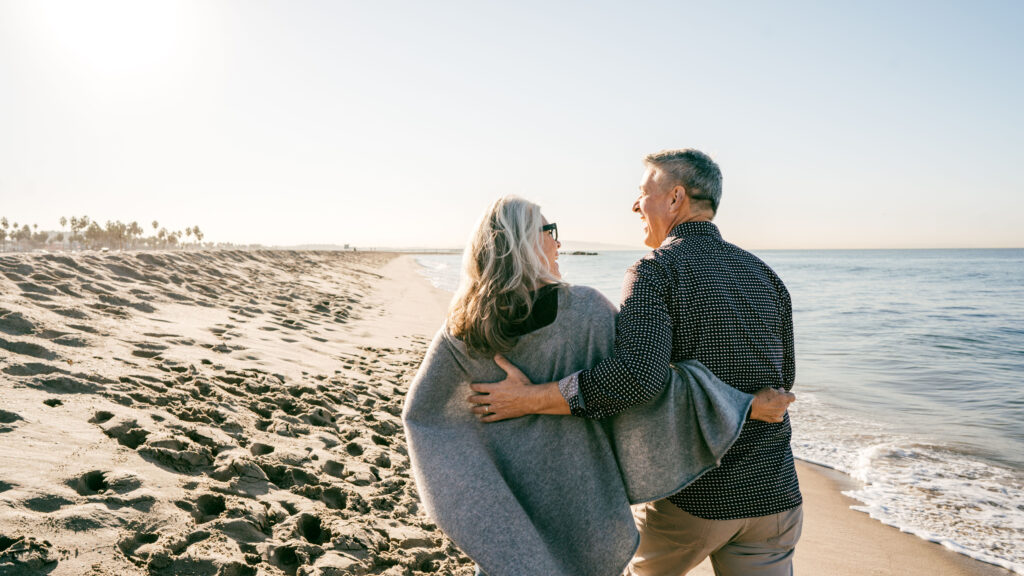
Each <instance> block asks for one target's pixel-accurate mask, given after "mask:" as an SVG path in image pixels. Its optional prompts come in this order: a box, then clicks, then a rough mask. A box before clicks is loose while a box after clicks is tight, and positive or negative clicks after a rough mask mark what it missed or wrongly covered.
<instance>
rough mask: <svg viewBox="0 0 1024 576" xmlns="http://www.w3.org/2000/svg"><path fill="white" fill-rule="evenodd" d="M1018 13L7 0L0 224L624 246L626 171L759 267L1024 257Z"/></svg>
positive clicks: (633, 232)
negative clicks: (662, 179) (500, 235)
mask: <svg viewBox="0 0 1024 576" xmlns="http://www.w3.org/2000/svg"><path fill="white" fill-rule="evenodd" d="M1022 23H1024V3H1021V2H1018V1H1007V2H997V1H976V2H966V1H964V2H909V1H896V2H893V1H886V2H856V3H853V2H786V1H779V2H741V1H736V2H727V3H709V2H682V1H676V2H629V3H625V2H616V3H612V2H603V1H599V0H598V1H590V2H557V3H556V2H550V1H546V2H533V1H529V0H525V1H524V0H518V1H516V2H488V1H483V2H481V1H465V2H459V1H450V2H449V1H443V0H438V1H431V2H419V1H391V0H380V1H374V2H355V1H352V2H346V1H332V2H313V1H275V2H268V1H259V0H245V1H242V0H238V1H233V2H226V1H216V0H202V1H174V2H166V1H155V0H154V1H140V0H90V1H89V2H81V1H78V0H68V1H54V0H0V216H6V217H8V218H9V219H12V220H16V221H18V222H24V223H38V224H39V226H40V228H43V229H58V228H59V224H58V220H59V218H60V217H61V216H69V217H70V216H71V215H88V216H90V217H91V218H93V219H95V220H99V221H106V220H122V221H125V222H128V221H132V220H137V221H139V222H140V223H148V222H150V221H152V220H154V219H155V220H158V221H160V223H161V225H164V226H167V227H168V228H171V229H183V228H185V227H186V226H192V225H198V226H199V227H200V228H201V229H202V230H203V231H204V232H205V234H206V239H207V240H210V241H215V242H216V241H219V242H236V243H262V244H266V245H297V244H346V243H348V244H353V245H358V246H378V247H461V246H462V245H464V243H465V241H466V239H467V238H468V237H469V234H470V232H471V231H472V229H473V227H474V225H475V223H476V220H477V219H478V218H479V216H480V214H481V213H482V212H483V210H484V209H485V208H486V207H487V206H488V205H489V204H490V203H491V202H492V201H493V200H494V199H496V198H498V197H500V196H503V195H506V194H516V195H519V196H522V197H525V198H527V199H529V200H532V201H534V202H536V203H538V204H540V205H541V206H542V207H543V210H544V214H545V216H546V217H547V218H548V219H549V220H550V221H553V222H557V223H558V225H559V232H560V236H561V238H562V239H564V240H575V241H592V242H603V243H609V244H616V245H621V246H628V247H633V248H642V247H643V246H642V239H643V235H642V232H641V229H640V224H639V218H638V216H637V215H635V214H632V213H631V212H630V207H631V206H632V203H633V201H634V200H635V198H636V196H637V193H638V192H637V186H638V184H639V182H640V179H641V176H642V174H643V166H642V163H641V160H642V158H643V156H645V155H646V154H647V153H650V152H654V151H658V150H662V149H668V148H697V149H700V150H702V151H704V152H706V153H708V154H710V155H711V156H712V157H713V158H714V159H715V160H716V161H717V162H718V164H719V165H720V166H721V168H722V171H723V174H724V187H723V188H724V191H723V198H722V204H721V206H720V209H719V214H718V216H717V217H716V219H715V221H716V223H717V224H718V225H719V228H720V229H721V231H722V233H723V235H724V236H725V238H726V239H727V240H730V241H732V242H734V243H736V244H739V245H741V246H744V247H747V248H750V249H787V248H796V249H831V248H959V247H1024V175H1022V174H1024V172H1022V170H1021V168H1022V167H1024V106H1022V105H1021V103H1022V102H1024V72H1022V70H1024V65H1022V62H1024V35H1022V34H1020V32H1019V29H1020V26H1021V25H1022Z"/></svg>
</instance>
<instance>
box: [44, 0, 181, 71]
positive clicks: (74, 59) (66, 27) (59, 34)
mask: <svg viewBox="0 0 1024 576" xmlns="http://www.w3.org/2000/svg"><path fill="white" fill-rule="evenodd" d="M193 6H194V5H193V4H191V3H185V2H136V1H133V0H101V1H91V2H78V1H43V2H30V3H27V4H26V6H25V10H26V11H27V12H29V14H27V16H28V17H29V19H28V20H29V21H30V22H31V23H32V24H31V27H32V31H33V32H34V34H33V35H34V36H36V38H35V40H36V41H37V42H38V43H39V44H40V45H42V46H46V47H47V49H48V50H47V52H48V53H49V54H50V55H51V57H53V58H54V59H56V60H57V61H59V62H60V63H61V64H63V65H65V66H69V67H72V68H75V69H78V70H80V71H82V72H87V73H90V74H99V75H102V76H108V77H111V76H112V77H118V76H124V75H132V74H136V73H139V72H142V71H145V70H147V69H151V68H154V67H163V66H167V65H170V64H173V63H174V62H175V61H180V59H181V58H182V56H183V55H187V54H188V53H189V52H191V51H190V50H184V51H183V50H182V48H183V46H182V43H183V40H184V39H186V38H187V37H188V35H187V34H183V33H182V32H183V30H182V28H183V27H187V25H188V21H189V16H190V14H189V13H190V12H192V11H193V10H192V7H193Z"/></svg>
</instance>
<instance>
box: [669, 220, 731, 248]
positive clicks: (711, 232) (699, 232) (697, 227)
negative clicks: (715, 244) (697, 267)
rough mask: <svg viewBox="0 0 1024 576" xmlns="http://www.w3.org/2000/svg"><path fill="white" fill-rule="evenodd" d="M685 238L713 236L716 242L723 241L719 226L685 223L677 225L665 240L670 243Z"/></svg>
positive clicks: (708, 223) (707, 223)
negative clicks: (674, 239) (675, 239)
mask: <svg viewBox="0 0 1024 576" xmlns="http://www.w3.org/2000/svg"><path fill="white" fill-rule="evenodd" d="M683 236H712V237H714V238H715V239H716V240H721V239H722V233H721V232H719V231H718V226H715V225H714V224H713V223H711V222H683V223H681V224H676V225H675V227H674V228H672V230H670V231H669V233H668V237H666V238H665V242H668V241H670V240H672V239H673V238H682V237H683ZM665 242H662V245H664V244H665Z"/></svg>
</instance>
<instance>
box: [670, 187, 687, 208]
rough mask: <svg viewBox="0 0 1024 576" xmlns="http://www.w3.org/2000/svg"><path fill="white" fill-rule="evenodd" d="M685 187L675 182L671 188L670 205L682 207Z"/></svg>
mask: <svg viewBox="0 0 1024 576" xmlns="http://www.w3.org/2000/svg"><path fill="white" fill-rule="evenodd" d="M686 198H687V196H686V188H685V187H683V185H682V184H676V187H675V188H673V189H672V206H673V207H679V208H682V206H683V204H685V203H686V202H685V201H686Z"/></svg>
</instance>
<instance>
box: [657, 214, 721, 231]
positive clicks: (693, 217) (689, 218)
mask: <svg viewBox="0 0 1024 576" xmlns="http://www.w3.org/2000/svg"><path fill="white" fill-rule="evenodd" d="M714 217H715V215H714V214H710V213H708V212H697V213H693V214H684V215H683V216H682V217H680V218H679V219H678V220H676V221H675V222H673V223H672V225H671V226H669V228H668V229H669V230H671V229H673V228H675V227H676V226H679V225H680V224H685V223H687V222H711V219H712V218H714Z"/></svg>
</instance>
